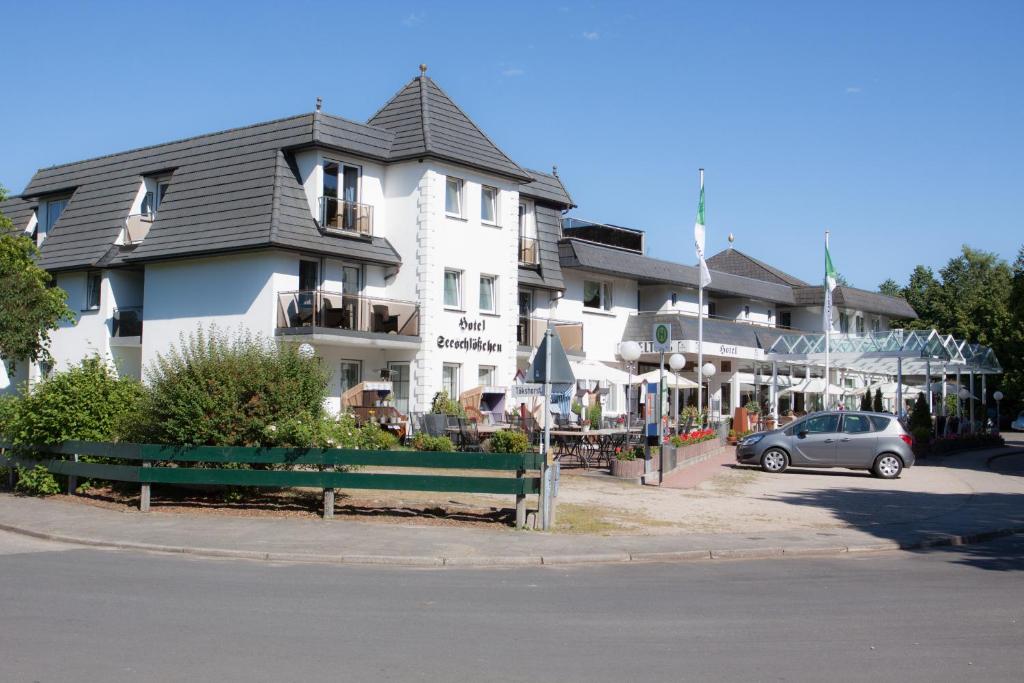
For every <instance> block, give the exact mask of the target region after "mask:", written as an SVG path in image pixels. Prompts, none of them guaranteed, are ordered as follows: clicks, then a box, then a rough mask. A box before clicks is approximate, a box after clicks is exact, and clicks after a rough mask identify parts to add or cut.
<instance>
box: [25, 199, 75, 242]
mask: <svg viewBox="0 0 1024 683" xmlns="http://www.w3.org/2000/svg"><path fill="white" fill-rule="evenodd" d="M68 199H69V197H61V198H60V199H51V200H49V201H46V202H43V203H42V204H40V206H39V209H37V213H36V230H35V233H34V234H33V235H32V237H33V239H35V241H36V245H37V246H39V245H41V244H42V243H43V240H45V239H46V236H47V235H48V234H50V230H52V229H53V226H54V225H56V224H57V219H59V218H60V216H61V214H62V213H64V209H65V207H67V205H68Z"/></svg>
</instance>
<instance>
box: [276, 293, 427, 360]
mask: <svg viewBox="0 0 1024 683" xmlns="http://www.w3.org/2000/svg"><path fill="white" fill-rule="evenodd" d="M277 299H278V300H277V334H278V335H314V336H315V337H317V339H319V340H321V341H325V342H327V343H330V342H332V341H333V342H334V343H344V342H345V340H347V339H352V338H362V339H376V340H378V342H380V341H381V340H390V341H388V342H382V343H378V344H377V345H378V346H396V347H399V346H403V345H404V343H406V342H410V341H411V342H412V343H414V344H418V343H419V340H418V338H419V334H420V307H419V305H418V304H416V303H414V302H412V301H398V300H395V299H383V298H380V297H370V296H360V295H355V294H342V293H340V292H324V291H319V290H300V291H294V292H282V293H280V294H278V297H277ZM390 342H395V343H390Z"/></svg>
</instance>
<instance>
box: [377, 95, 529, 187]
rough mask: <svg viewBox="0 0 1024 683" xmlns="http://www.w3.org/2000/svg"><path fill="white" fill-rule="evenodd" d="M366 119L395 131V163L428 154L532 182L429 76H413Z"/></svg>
mask: <svg viewBox="0 0 1024 683" xmlns="http://www.w3.org/2000/svg"><path fill="white" fill-rule="evenodd" d="M367 123H368V124H369V125H370V126H373V127H374V128H382V129H385V130H387V131H390V132H392V133H393V134H394V141H393V143H392V145H391V150H390V157H389V158H390V159H391V160H392V161H398V160H401V159H415V158H417V157H424V156H429V157H434V158H438V159H444V160H446V161H453V162H455V163H458V164H463V165H466V166H470V167H472V168H478V169H481V170H484V171H489V172H491V173H496V174H498V175H503V176H507V177H509V178H512V179H514V180H519V181H522V182H530V181H531V180H532V177H531V176H530V175H529V174H527V173H526V171H524V170H523V169H522V168H520V167H519V165H518V164H516V163H515V162H514V161H512V159H510V158H509V157H508V155H506V154H505V153H504V152H502V151H501V150H500V149H498V147H497V145H495V144H494V143H493V142H492V141H491V139H490V138H488V137H487V136H486V135H485V134H484V133H483V131H481V130H480V128H478V127H477V125H476V124H475V123H473V121H472V120H471V119H470V118H469V117H468V116H467V115H466V113H465V112H463V111H462V109H460V108H459V107H458V105H456V104H455V103H454V102H452V100H451V98H449V97H448V95H446V94H445V92H444V91H443V90H441V88H440V87H439V86H438V85H437V84H436V83H434V81H433V80H431V79H430V78H428V77H427V76H417V77H416V78H414V79H412V80H411V81H410V82H409V83H408V84H407V85H406V86H405V87H403V88H402V89H401V90H399V91H398V93H397V94H396V95H395V96H394V97H392V98H391V99H390V100H389V101H388V102H387V104H385V105H384V106H383V107H381V109H380V111H378V112H377V113H376V114H374V115H373V116H372V117H371V118H370V120H369V121H368V122H367Z"/></svg>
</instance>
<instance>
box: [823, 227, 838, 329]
mask: <svg viewBox="0 0 1024 683" xmlns="http://www.w3.org/2000/svg"><path fill="white" fill-rule="evenodd" d="M838 275H839V274H838V273H837V272H836V269H835V267H833V266H832V255H831V254H829V253H828V233H826V234H825V311H824V313H825V315H824V318H823V320H822V324H823V325H824V331H825V332H828V331H829V330H831V329H832V290H833V289H835V288H836V277H837V276H838Z"/></svg>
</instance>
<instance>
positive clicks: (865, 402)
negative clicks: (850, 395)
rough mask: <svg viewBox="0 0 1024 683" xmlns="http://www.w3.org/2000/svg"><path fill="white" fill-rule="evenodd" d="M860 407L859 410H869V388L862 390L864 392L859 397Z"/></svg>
mask: <svg viewBox="0 0 1024 683" xmlns="http://www.w3.org/2000/svg"><path fill="white" fill-rule="evenodd" d="M860 409H861V410H867V411H870V410H871V390H870V389H866V390H865V391H864V394H863V395H862V396H861V397H860Z"/></svg>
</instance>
